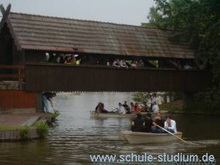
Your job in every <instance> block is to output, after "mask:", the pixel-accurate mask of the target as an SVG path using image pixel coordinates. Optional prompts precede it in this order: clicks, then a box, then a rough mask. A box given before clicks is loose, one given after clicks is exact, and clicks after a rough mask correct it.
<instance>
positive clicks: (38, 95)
mask: <svg viewBox="0 0 220 165" xmlns="http://www.w3.org/2000/svg"><path fill="white" fill-rule="evenodd" d="M35 96H36V97H35V100H36V111H37V112H43V105H42V93H36V94H35Z"/></svg>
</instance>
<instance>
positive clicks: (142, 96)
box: [132, 92, 150, 103]
mask: <svg viewBox="0 0 220 165" xmlns="http://www.w3.org/2000/svg"><path fill="white" fill-rule="evenodd" d="M149 98H150V93H148V92H135V93H133V94H132V99H133V100H134V101H135V102H138V103H143V102H144V101H146V102H147V101H148V99H149Z"/></svg>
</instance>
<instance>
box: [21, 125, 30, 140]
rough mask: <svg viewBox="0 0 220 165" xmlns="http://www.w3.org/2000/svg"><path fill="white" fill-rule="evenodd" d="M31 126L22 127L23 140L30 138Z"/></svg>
mask: <svg viewBox="0 0 220 165" xmlns="http://www.w3.org/2000/svg"><path fill="white" fill-rule="evenodd" d="M28 133H29V127H27V126H26V127H22V128H20V138H21V140H23V141H25V140H28V139H29V134H28Z"/></svg>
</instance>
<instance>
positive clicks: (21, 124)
mask: <svg viewBox="0 0 220 165" xmlns="http://www.w3.org/2000/svg"><path fill="white" fill-rule="evenodd" d="M50 121H51V114H45V113H28V114H27V113H22V114H21V113H20V114H13V113H11V114H1V115H0V141H18V140H24V139H37V138H40V135H39V134H38V131H37V127H35V126H33V125H34V123H36V122H42V123H46V122H50Z"/></svg>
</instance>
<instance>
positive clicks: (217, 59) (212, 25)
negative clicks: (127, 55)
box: [148, 0, 220, 104]
mask: <svg viewBox="0 0 220 165" xmlns="http://www.w3.org/2000/svg"><path fill="white" fill-rule="evenodd" d="M155 2H156V7H152V8H151V10H150V13H149V16H148V17H149V24H150V25H148V26H151V27H155V28H160V29H165V30H174V31H175V32H178V33H174V34H175V36H174V38H175V39H177V40H182V41H185V42H186V43H188V44H189V46H190V47H191V48H192V49H193V50H194V54H195V60H196V62H197V64H198V66H199V67H200V68H201V69H209V70H211V71H212V72H213V87H212V89H209V95H210V96H209V98H212V99H213V101H214V102H216V100H220V1H219V0H155ZM210 91H211V92H210ZM206 94H207V93H206ZM218 104H220V102H219V103H218Z"/></svg>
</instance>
